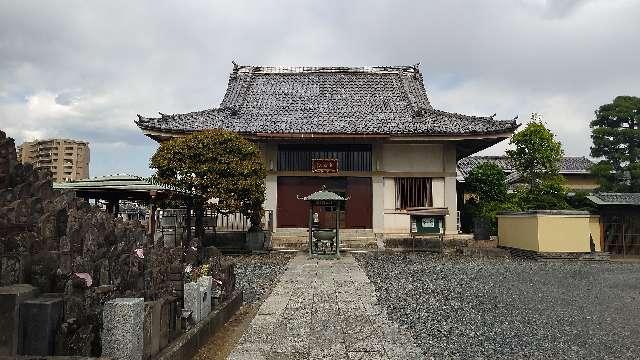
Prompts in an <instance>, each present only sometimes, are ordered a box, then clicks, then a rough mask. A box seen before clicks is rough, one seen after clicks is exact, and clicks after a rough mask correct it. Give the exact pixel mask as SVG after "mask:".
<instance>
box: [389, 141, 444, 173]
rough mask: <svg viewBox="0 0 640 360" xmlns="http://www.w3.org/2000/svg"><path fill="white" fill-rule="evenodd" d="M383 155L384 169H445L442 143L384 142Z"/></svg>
mask: <svg viewBox="0 0 640 360" xmlns="http://www.w3.org/2000/svg"><path fill="white" fill-rule="evenodd" d="M382 156H383V164H382V170H384V171H393V172H439V171H443V169H444V166H443V159H444V158H443V145H440V144H431V145H424V144H384V145H383V149H382ZM454 162H455V161H454ZM454 165H455V164H454ZM454 171H455V168H454Z"/></svg>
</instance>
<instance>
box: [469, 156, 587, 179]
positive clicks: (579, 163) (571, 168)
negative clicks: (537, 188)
mask: <svg viewBox="0 0 640 360" xmlns="http://www.w3.org/2000/svg"><path fill="white" fill-rule="evenodd" d="M487 162H490V163H494V164H496V165H498V166H500V167H501V168H502V170H503V171H504V172H506V173H508V174H510V175H513V176H512V177H513V178H514V179H512V180H515V177H516V176H517V175H516V174H512V173H514V169H513V165H512V164H511V162H510V161H509V159H508V158H507V157H506V156H469V157H466V158H464V159H460V161H458V178H459V179H466V178H467V176H468V175H469V172H471V170H473V168H474V167H476V166H478V165H480V164H484V163H487ZM591 165H593V162H592V161H591V160H589V159H587V158H586V157H584V156H565V157H563V158H562V162H561V163H560V174H565V175H566V174H588V173H589V168H590V167H591Z"/></svg>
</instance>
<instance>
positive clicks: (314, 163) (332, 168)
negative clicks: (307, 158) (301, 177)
mask: <svg viewBox="0 0 640 360" xmlns="http://www.w3.org/2000/svg"><path fill="white" fill-rule="evenodd" d="M311 171H312V172H314V173H323V174H332V173H337V172H338V159H313V160H311Z"/></svg>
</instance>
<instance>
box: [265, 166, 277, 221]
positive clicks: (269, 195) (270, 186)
mask: <svg viewBox="0 0 640 360" xmlns="http://www.w3.org/2000/svg"><path fill="white" fill-rule="evenodd" d="M277 208H278V177H277V176H276V175H267V178H266V179H265V197H264V209H265V210H272V211H273V228H274V229H275V228H277V226H278V212H277V211H276V210H277Z"/></svg>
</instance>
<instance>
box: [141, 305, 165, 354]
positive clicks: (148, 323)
mask: <svg viewBox="0 0 640 360" xmlns="http://www.w3.org/2000/svg"><path fill="white" fill-rule="evenodd" d="M161 306H162V300H157V301H145V303H144V358H145V359H148V358H150V357H152V356H153V355H155V354H157V353H158V352H159V351H160V318H161V316H162V315H161Z"/></svg>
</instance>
